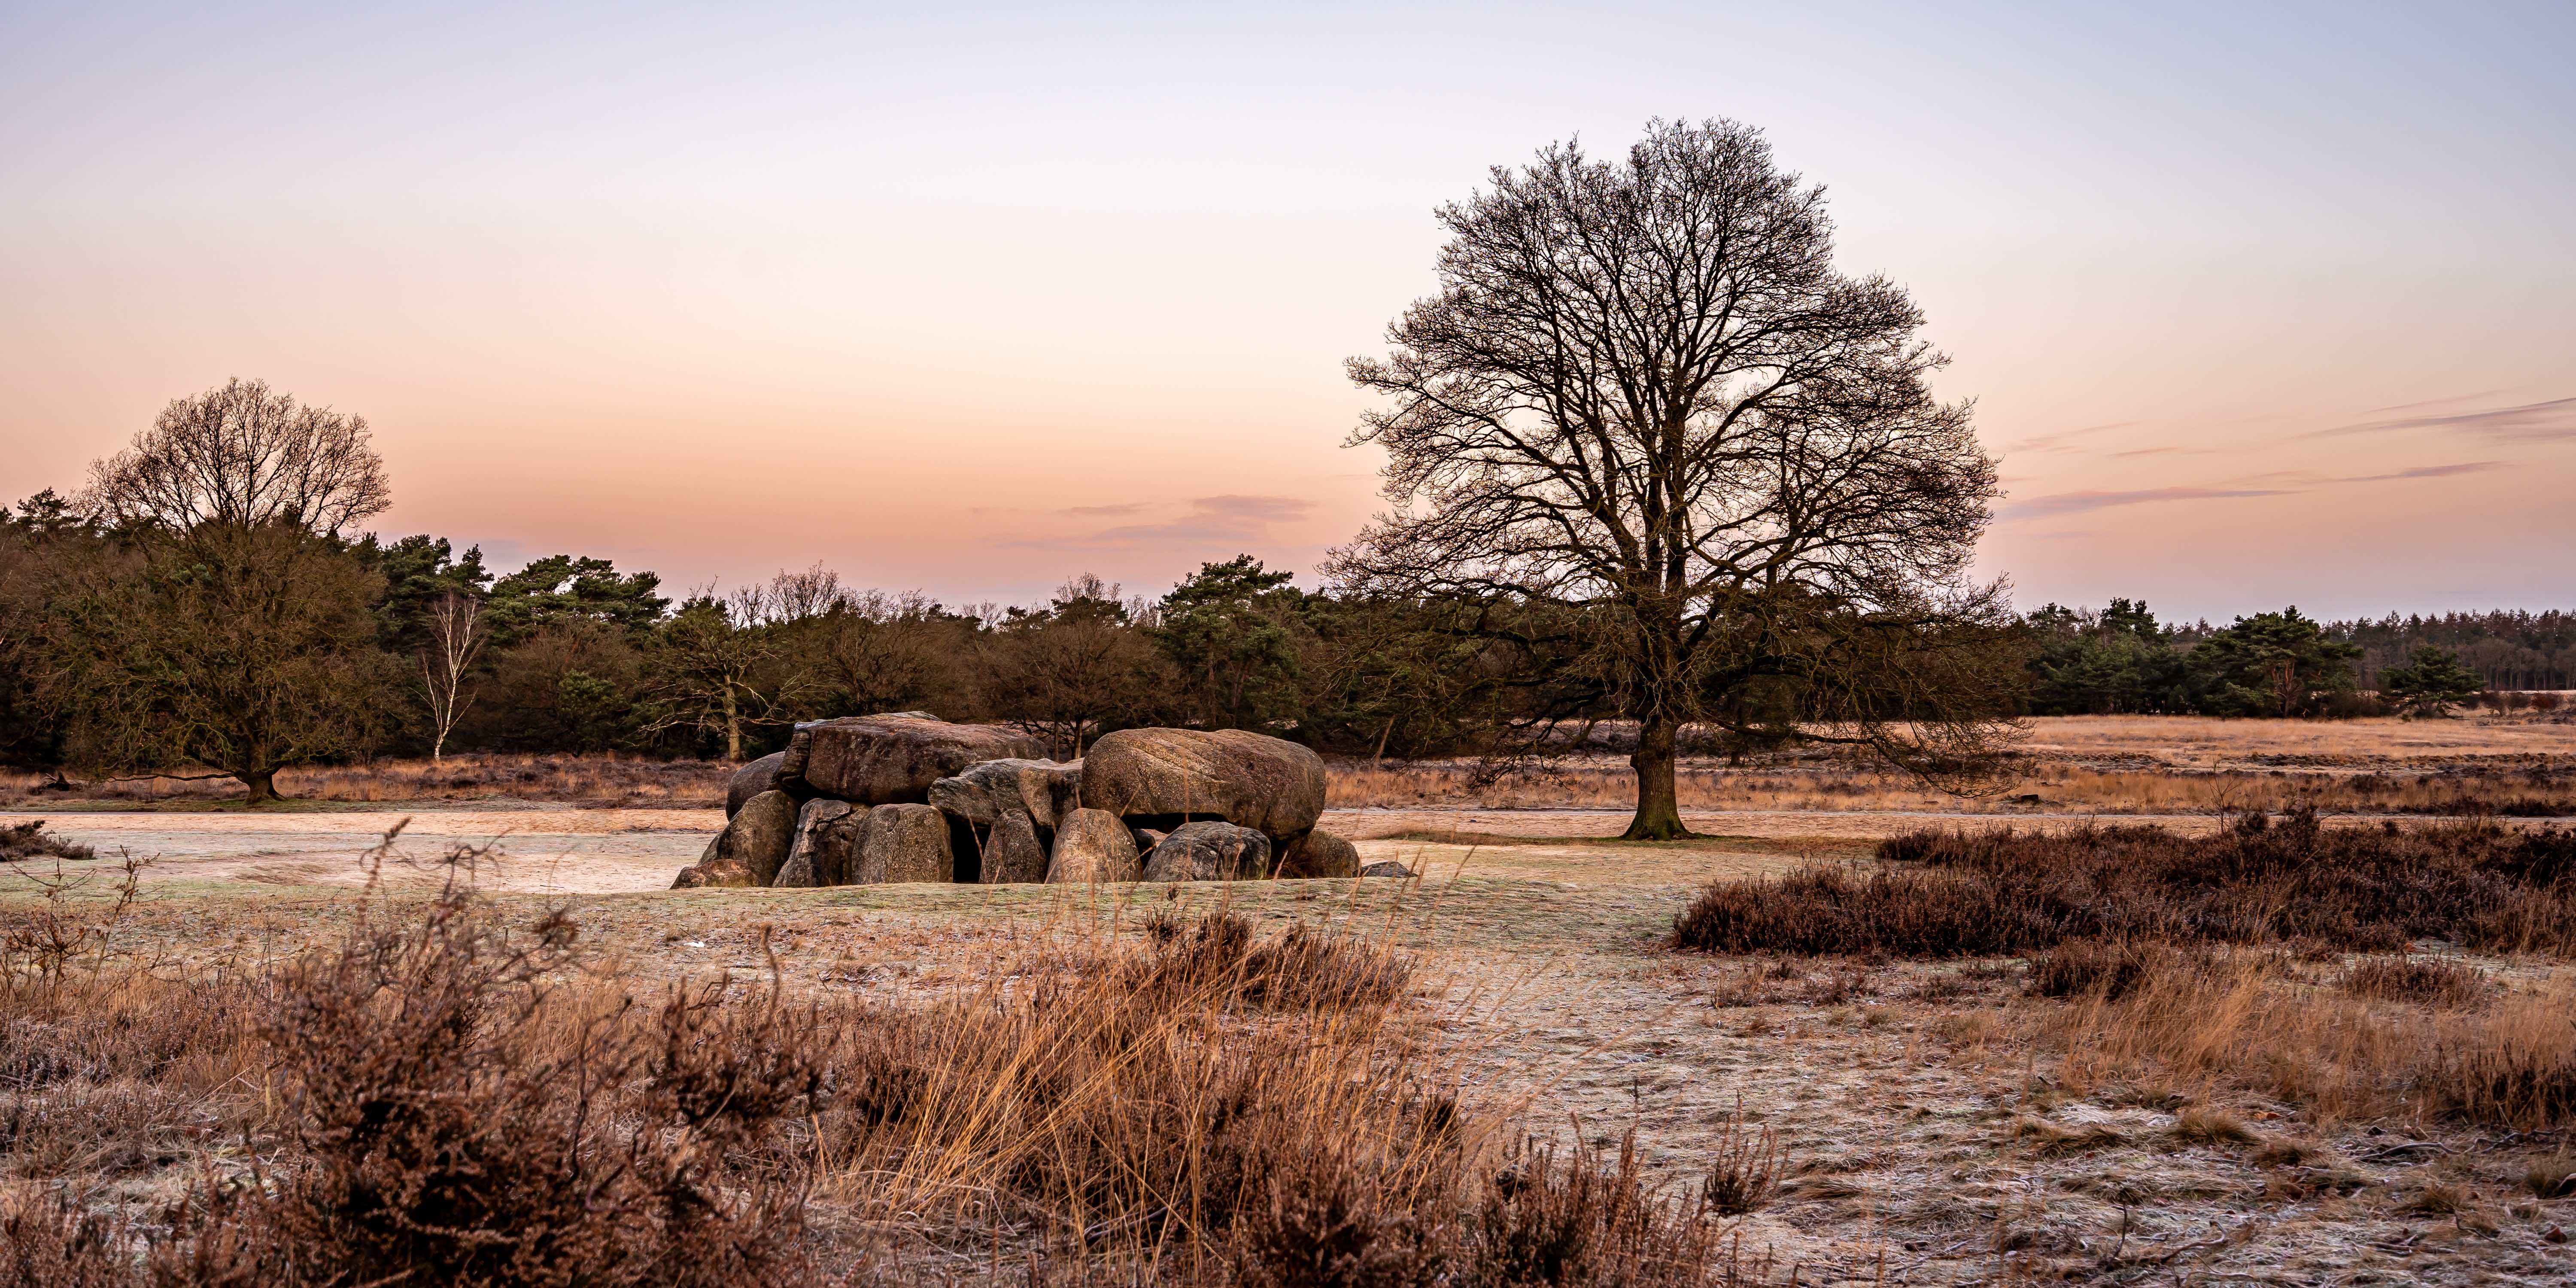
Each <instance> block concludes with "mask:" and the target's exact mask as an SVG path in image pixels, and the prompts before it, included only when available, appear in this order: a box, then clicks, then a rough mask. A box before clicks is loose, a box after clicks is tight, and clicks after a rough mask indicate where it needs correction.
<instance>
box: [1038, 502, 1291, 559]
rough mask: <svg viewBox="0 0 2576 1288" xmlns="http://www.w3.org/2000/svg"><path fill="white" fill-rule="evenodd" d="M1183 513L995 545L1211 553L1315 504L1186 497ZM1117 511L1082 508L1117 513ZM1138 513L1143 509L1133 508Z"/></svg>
mask: <svg viewBox="0 0 2576 1288" xmlns="http://www.w3.org/2000/svg"><path fill="white" fill-rule="evenodd" d="M1188 506H1189V508H1188V509H1187V510H1186V511H1184V512H1183V513H1181V514H1180V515H1178V516H1176V517H1174V518H1171V519H1167V520H1165V521H1163V522H1160V523H1127V524H1120V525H1117V526H1115V527H1109V528H1102V529H1100V530H1099V531H1097V532H1088V533H1071V534H1067V535H1064V536H1058V537H1014V538H1010V539H1007V540H1003V541H999V542H996V543H995V544H997V545H1001V546H1008V547H1028V548H1038V549H1047V550H1146V549H1162V548H1168V547H1173V546H1179V547H1182V548H1185V549H1186V548H1193V547H1196V548H1213V547H1217V546H1231V545H1236V544H1247V545H1248V544H1251V543H1254V542H1257V541H1260V540H1262V539H1264V538H1266V537H1267V536H1268V535H1269V532H1270V529H1271V527H1272V526H1273V525H1276V524H1281V523H1294V522H1296V521H1297V520H1300V519H1303V518H1305V517H1306V516H1307V515H1309V514H1312V513H1314V510H1315V503H1314V502H1312V501H1309V500H1306V499H1304V498H1302V497H1294V496H1247V495H1226V496H1201V497H1192V498H1190V500H1189V502H1188ZM1123 508H1124V507H1118V506H1094V507H1086V509H1088V510H1092V511H1100V510H1119V509H1123ZM1138 508H1145V507H1142V506H1139V507H1138Z"/></svg>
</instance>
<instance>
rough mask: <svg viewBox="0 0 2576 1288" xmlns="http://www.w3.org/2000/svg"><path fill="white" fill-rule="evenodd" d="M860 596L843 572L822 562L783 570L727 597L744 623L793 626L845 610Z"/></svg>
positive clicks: (735, 615) (728, 604) (739, 619)
mask: <svg viewBox="0 0 2576 1288" xmlns="http://www.w3.org/2000/svg"><path fill="white" fill-rule="evenodd" d="M857 598H858V597H857V596H856V595H854V594H853V593H852V592H851V591H850V590H848V589H847V588H845V587H844V586H842V585H841V574H839V573H837V572H834V571H832V570H831V569H829V568H826V567H824V566H823V565H822V564H821V563H819V562H818V563H816V564H815V565H814V566H813V567H811V568H808V569H806V570H804V571H803V572H788V571H786V570H784V569H782V570H780V571H779V573H778V574H777V575H776V576H774V577H771V578H770V579H769V580H768V581H767V582H766V583H764V584H762V585H758V586H745V587H743V588H742V589H740V590H737V591H735V592H733V593H732V594H731V595H728V596H726V597H725V603H726V605H727V606H728V607H729V608H731V609H732V611H733V616H734V618H735V620H737V621H739V622H741V623H742V624H743V625H746V626H793V625H795V624H796V623H798V622H807V621H812V620H814V619H815V618H818V617H829V616H831V615H832V614H833V613H836V612H841V611H844V610H846V609H848V608H849V607H850V605H851V604H852V602H853V601H854V600H856V599H857Z"/></svg>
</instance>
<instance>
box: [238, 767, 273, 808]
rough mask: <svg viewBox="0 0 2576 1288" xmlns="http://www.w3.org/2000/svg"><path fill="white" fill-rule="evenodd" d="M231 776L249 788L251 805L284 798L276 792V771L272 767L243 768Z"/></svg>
mask: <svg viewBox="0 0 2576 1288" xmlns="http://www.w3.org/2000/svg"><path fill="white" fill-rule="evenodd" d="M233 777H235V778H238V779H240V780H241V782H242V786H244V787H247V788H249V789H250V803H251V804H253V805H265V804H267V803H269V802H270V801H274V800H284V799H285V797H282V796H280V795H278V794H277V771H276V770H274V769H249V770H243V771H241V772H239V773H236V774H234V775H233Z"/></svg>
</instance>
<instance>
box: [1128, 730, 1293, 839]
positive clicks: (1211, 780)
mask: <svg viewBox="0 0 2576 1288" xmlns="http://www.w3.org/2000/svg"><path fill="white" fill-rule="evenodd" d="M1082 803H1083V804H1084V805H1086V806H1088V807H1090V808H1092V809H1105V810H1108V811H1110V812H1112V813H1115V814H1120V815H1124V816H1127V817H1130V818H1132V817H1135V816H1137V815H1149V816H1154V817H1157V818H1165V819H1171V820H1174V821H1178V820H1181V819H1185V818H1188V819H1204V818H1219V819H1223V820H1225V821H1226V822H1229V823H1232V824H1235V825H1236V826H1238V827H1248V828H1252V829H1254V830H1255V831H1260V832H1266V833H1268V834H1269V835H1270V836H1271V837H1272V838H1273V839H1274V840H1287V839H1290V838H1293V837H1295V836H1296V835H1297V834H1298V833H1300V832H1303V831H1305V830H1306V829H1307V828H1310V827H1313V826H1314V825H1315V820H1316V819H1317V818H1319V817H1321V816H1322V815H1323V812H1324V758H1323V757H1321V756H1318V755H1316V754H1315V753H1314V752H1311V751H1308V750H1307V749H1305V748H1304V747H1300V746H1298V745H1297V744H1295V743H1293V742H1284V741H1282V740H1280V739H1277V738H1272V737H1268V736H1266V735H1263V734H1257V733H1247V732H1245V731H1243V730H1240V729H1121V730H1119V731H1118V732H1116V733H1107V734H1102V735H1101V736H1100V740H1099V741H1098V742H1095V743H1093V744H1091V754H1090V755H1087V756H1085V757H1083V760H1082Z"/></svg>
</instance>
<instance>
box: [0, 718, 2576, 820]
mask: <svg viewBox="0 0 2576 1288" xmlns="http://www.w3.org/2000/svg"><path fill="white" fill-rule="evenodd" d="M2026 723H2027V725H2028V731H2029V732H2028V737H2027V739H2026V740H2025V742H2024V744H2023V746H2022V749H2021V751H2020V753H2019V754H2018V756H2017V757H2016V759H2015V761H2014V774H2013V775H2012V777H2011V782H2010V785H2009V786H2008V787H2006V788H2004V789H2003V790H2002V791H2000V792H1998V793H1996V794H1995V795H1992V796H1987V797H1976V798H1964V799H1963V798H1960V797H1956V796H1951V795H1948V794H1945V793H1942V792H1939V791H1934V790H1931V789H1929V788H1927V787H1925V786H1924V785H1923V784H1922V783H1920V782H1918V781H1916V780H1915V779H1913V778H1912V777H1910V776H1908V775H1906V774H1903V773H1900V772H1897V771H1894V770H1891V769H1889V768H1887V767H1885V766H1883V765H1877V764H1874V763H1872V762H1870V761H1869V760H1867V759H1866V758H1864V757H1859V756H1855V755H1852V754H1848V753H1843V752H1836V751H1820V750H1815V749H1807V750H1802V751H1797V752H1792V753H1787V754H1781V755H1769V756H1755V757H1751V758H1748V759H1746V760H1744V761H1743V762H1741V763H1735V762H1730V761H1726V760H1722V759H1717V758H1710V757H1692V758H1687V759H1685V761H1684V762H1683V764H1682V767H1681V770H1680V773H1679V782H1678V784H1677V786H1678V789H1679V792H1680V800H1681V805H1682V807H1683V808H1685V809H1691V810H1806V811H1842V812H1849V811H1888V810H1907V811H1912V810H1937V811H1952V810H1968V811H1971V812H1994V813H2005V814H2013V813H2029V812H2032V811H2034V810H2037V811H2044V812H2063V813H2105V814H2161V813H2218V812H2234V811H2244V810H2273V811H2278V810H2286V809H2291V808H2296V807H2300V806H2307V807H2312V808H2315V809H2319V810H2324V811H2328V812H2332V813H2363V814H2459V813H2499V814H2504V815H2507V816H2513V817H2532V818H2548V817H2565V816H2576V758H2571V757H2570V756H2569V755H2568V752H2567V726H2566V725H2565V724H2563V723H2550V722H2547V721H2540V720H2536V719H2534V718H2531V717H2523V718H2503V717H2497V718H2483V719H2460V720H2433V721H2411V722H2410V721H2397V720H2354V721H2302V720H2287V721H2285V720H2215V719H2203V718H2196V717H2181V716H2069V717H2052V718H2045V719H2035V720H2031V721H2028V722H2026ZM732 769H733V767H732V766H730V765H726V764H722V763H719V762H713V761H659V760H648V759H639V758H636V757H632V756H620V755H616V754H605V755H597V756H576V755H517V754H500V753H490V754H487V753H468V754H462V755H456V756H450V757H448V758H447V759H446V760H445V761H444V762H441V763H438V764H432V763H430V762H427V761H418V760H383V761H376V762H372V763H369V764H364V765H344V766H321V767H306V768H298V769H289V770H286V771H283V772H282V773H280V774H279V776H278V780H277V781H278V788H279V790H280V791H281V792H283V793H285V794H286V795H287V796H288V797H290V798H292V799H295V800H303V801H345V802H397V801H470V800H490V799H513V800H539V801H559V802H574V803H583V804H596V805H617V806H625V807H630V808H633V807H651V806H656V805H669V806H707V805H714V804H718V803H721V802H722V801H723V799H724V788H725V781H726V779H727V777H728V776H729V775H730V774H731V772H732ZM188 772H189V775H190V776H199V775H203V774H204V773H206V772H207V771H204V770H194V771H188ZM242 795H243V790H242V787H241V785H240V784H238V783H235V782H233V781H231V780H229V779H223V778H212V779H205V778H198V779H197V780H196V781H190V780H189V778H186V777H171V778H144V779H136V780H131V781H110V782H100V783H86V784H79V785H77V786H74V785H69V784H59V783H57V781H56V780H55V779H54V778H53V777H51V776H50V775H38V774H27V773H0V807H10V808H22V809H38V808H42V807H43V806H44V805H45V804H46V803H47V802H53V801H67V800H79V801H99V802H110V803H116V804H153V803H192V802H196V803H202V802H216V801H230V800H239V799H241V797H242ZM1635 801H1636V789H1635V784H1634V780H1633V778H1632V776H1631V773H1630V770H1629V768H1628V765H1627V763H1626V761H1625V760H1624V759H1623V758H1621V757H1619V756H1615V755H1597V754H1587V755H1578V756H1571V757H1567V758H1565V759H1562V760H1558V761H1555V762H1553V763H1549V764H1544V765H1536V766H1531V767H1527V768H1524V769H1520V770H1515V771H1512V772H1508V773H1501V774H1493V773H1490V772H1488V771H1487V769H1486V767H1485V766H1482V765H1480V764H1479V763H1478V762H1475V761H1470V760H1447V761H1420V762H1411V763H1406V762H1387V763H1381V762H1375V761H1369V760H1363V759H1356V758H1354V759H1346V760H1338V761H1335V762H1334V763H1333V764H1332V766H1331V778H1330V787H1329V796H1328V803H1329V804H1330V805H1331V806H1333V807H1334V808H1365V807H1379V808H1406V807H1445V806H1466V807H1485V808H1583V809H1626V808H1630V807H1632V806H1633V805H1634V804H1635Z"/></svg>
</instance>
